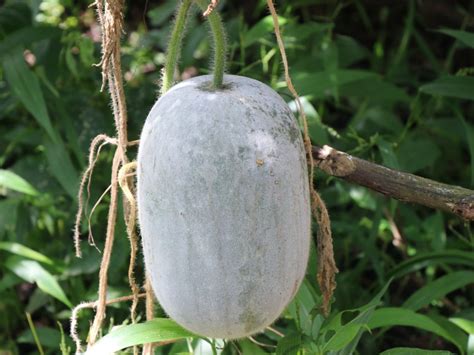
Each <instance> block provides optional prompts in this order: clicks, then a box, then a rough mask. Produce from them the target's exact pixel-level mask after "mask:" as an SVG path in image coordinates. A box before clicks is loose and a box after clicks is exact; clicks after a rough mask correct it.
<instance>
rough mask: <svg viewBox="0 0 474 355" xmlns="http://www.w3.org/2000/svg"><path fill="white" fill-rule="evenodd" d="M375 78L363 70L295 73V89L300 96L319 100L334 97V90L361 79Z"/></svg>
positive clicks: (374, 75) (371, 73) (375, 76)
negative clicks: (329, 96)
mask: <svg viewBox="0 0 474 355" xmlns="http://www.w3.org/2000/svg"><path fill="white" fill-rule="evenodd" d="M368 78H377V74H374V73H373V72H370V71H365V70H356V69H339V70H335V71H332V72H330V73H329V72H326V71H321V72H316V73H301V72H300V73H295V75H294V82H295V87H296V88H297V89H298V92H299V93H300V94H301V95H308V96H311V97H313V98H321V97H324V96H326V95H334V94H335V89H337V88H338V87H339V86H341V85H345V84H349V83H351V82H355V81H358V80H362V79H368Z"/></svg>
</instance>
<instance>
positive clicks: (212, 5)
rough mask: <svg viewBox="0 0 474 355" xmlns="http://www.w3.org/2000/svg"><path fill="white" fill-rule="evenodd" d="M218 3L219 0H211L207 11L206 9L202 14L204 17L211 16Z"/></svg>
mask: <svg viewBox="0 0 474 355" xmlns="http://www.w3.org/2000/svg"><path fill="white" fill-rule="evenodd" d="M217 5H219V0H211V2H210V3H209V5H208V6H207V9H206V11H204V13H203V14H202V15H203V16H204V17H206V16H209V15H210V14H211V13H212V11H214V9H215V8H216V7H217Z"/></svg>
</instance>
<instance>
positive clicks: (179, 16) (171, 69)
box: [161, 0, 192, 95]
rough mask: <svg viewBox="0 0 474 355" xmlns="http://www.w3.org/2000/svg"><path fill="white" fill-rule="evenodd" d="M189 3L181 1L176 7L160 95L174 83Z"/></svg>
mask: <svg viewBox="0 0 474 355" xmlns="http://www.w3.org/2000/svg"><path fill="white" fill-rule="evenodd" d="M191 3H192V0H183V1H181V3H180V4H179V5H178V11H177V12H176V18H175V21H174V25H173V31H172V32H171V37H170V40H169V42H168V48H167V50H166V59H165V72H164V75H163V84H162V86H161V94H162V95H163V94H164V93H166V92H167V91H168V90H169V89H170V88H171V87H172V86H173V83H174V73H175V70H176V64H177V63H178V60H179V57H180V54H181V43H182V41H183V37H184V31H185V28H186V20H187V18H188V13H189V8H190V7H191Z"/></svg>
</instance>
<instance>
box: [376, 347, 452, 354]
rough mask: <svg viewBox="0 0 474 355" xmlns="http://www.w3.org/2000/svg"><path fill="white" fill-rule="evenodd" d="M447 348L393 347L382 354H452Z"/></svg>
mask: <svg viewBox="0 0 474 355" xmlns="http://www.w3.org/2000/svg"><path fill="white" fill-rule="evenodd" d="M451 354H452V352H450V351H447V350H424V349H417V348H393V349H388V350H385V351H384V352H382V353H380V355H451Z"/></svg>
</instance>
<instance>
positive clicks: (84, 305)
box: [71, 293, 146, 354]
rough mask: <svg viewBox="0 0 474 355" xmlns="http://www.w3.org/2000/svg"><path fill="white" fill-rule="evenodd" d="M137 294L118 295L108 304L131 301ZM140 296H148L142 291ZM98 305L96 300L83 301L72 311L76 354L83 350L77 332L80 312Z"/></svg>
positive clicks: (72, 328)
mask: <svg viewBox="0 0 474 355" xmlns="http://www.w3.org/2000/svg"><path fill="white" fill-rule="evenodd" d="M134 297H135V295H130V296H123V297H118V298H113V299H111V300H107V301H106V304H107V305H110V304H113V303H119V302H124V301H130V300H133V299H134ZM138 297H139V298H143V297H146V294H145V293H140V294H139V295H138ZM95 307H97V301H94V302H83V303H81V304H79V305H77V306H76V307H74V309H73V310H72V313H71V338H72V339H73V341H74V343H75V344H76V354H79V353H81V352H82V344H81V339H80V338H79V336H78V334H77V319H78V318H79V312H80V311H82V310H83V309H87V308H95Z"/></svg>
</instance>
